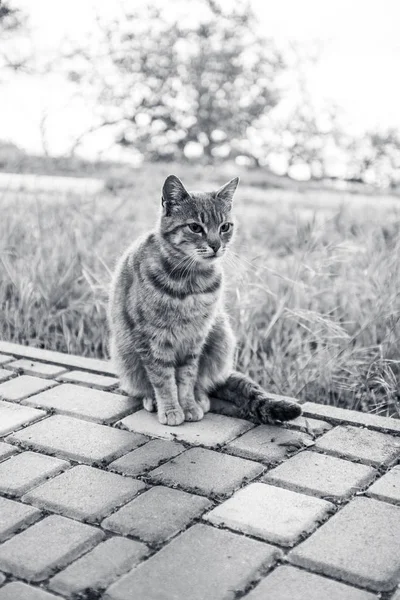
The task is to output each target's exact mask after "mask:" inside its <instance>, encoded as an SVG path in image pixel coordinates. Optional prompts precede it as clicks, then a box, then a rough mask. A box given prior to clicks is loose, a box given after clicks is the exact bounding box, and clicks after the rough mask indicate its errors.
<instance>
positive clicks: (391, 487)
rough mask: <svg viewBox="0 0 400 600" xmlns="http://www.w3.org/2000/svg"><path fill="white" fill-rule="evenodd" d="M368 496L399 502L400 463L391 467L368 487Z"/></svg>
mask: <svg viewBox="0 0 400 600" xmlns="http://www.w3.org/2000/svg"><path fill="white" fill-rule="evenodd" d="M368 496H372V497H373V498H377V499H378V500H385V501H386V502H394V503H395V504H397V503H399V504H400V465H397V467H393V469H391V470H390V471H388V472H387V473H386V475H384V476H383V477H381V478H380V479H378V481H376V482H375V483H374V484H373V485H371V487H370V488H369V489H368Z"/></svg>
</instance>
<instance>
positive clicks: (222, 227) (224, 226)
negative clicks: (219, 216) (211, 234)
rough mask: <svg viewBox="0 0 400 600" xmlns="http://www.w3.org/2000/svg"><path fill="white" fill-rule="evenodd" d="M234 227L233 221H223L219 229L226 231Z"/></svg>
mask: <svg viewBox="0 0 400 600" xmlns="http://www.w3.org/2000/svg"><path fill="white" fill-rule="evenodd" d="M231 227H232V223H222V225H221V227H220V228H219V230H220V231H221V232H222V233H226V232H227V231H229V230H230V228H231Z"/></svg>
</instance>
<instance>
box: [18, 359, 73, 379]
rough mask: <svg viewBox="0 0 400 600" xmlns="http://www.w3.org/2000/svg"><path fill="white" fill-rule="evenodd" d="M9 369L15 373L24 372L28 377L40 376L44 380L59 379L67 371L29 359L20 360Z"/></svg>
mask: <svg viewBox="0 0 400 600" xmlns="http://www.w3.org/2000/svg"><path fill="white" fill-rule="evenodd" d="M7 368H8V369H14V370H15V371H20V370H22V371H23V372H24V373H25V374H26V375H39V376H40V377H44V378H51V377H57V376H58V375H61V374H62V373H66V371H67V370H66V369H65V368H64V367H59V366H57V365H49V364H48V363H42V362H37V361H35V360H29V359H28V358H20V359H19V360H16V361H15V362H12V363H10V364H9V365H7Z"/></svg>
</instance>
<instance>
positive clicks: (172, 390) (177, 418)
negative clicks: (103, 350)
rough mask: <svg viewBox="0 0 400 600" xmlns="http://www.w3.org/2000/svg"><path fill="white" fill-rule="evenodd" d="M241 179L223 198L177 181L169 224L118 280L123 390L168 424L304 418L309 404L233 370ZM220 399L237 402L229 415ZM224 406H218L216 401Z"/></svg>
mask: <svg viewBox="0 0 400 600" xmlns="http://www.w3.org/2000/svg"><path fill="white" fill-rule="evenodd" d="M238 183H239V178H238V177H236V178H235V179H232V181H229V183H227V184H226V185H224V186H222V187H221V188H220V189H219V190H218V191H217V192H209V193H204V192H187V191H186V189H185V188H184V186H183V184H182V183H181V181H180V180H179V179H178V178H177V177H175V176H174V175H170V176H169V177H167V179H166V181H165V183H164V186H163V190H162V211H161V218H160V221H159V223H158V224H157V226H156V228H155V229H154V231H151V232H149V233H148V234H147V235H145V236H144V237H142V238H141V239H139V240H138V241H137V242H135V243H134V244H133V245H132V246H131V247H130V248H129V249H128V250H127V252H126V253H125V254H124V256H123V257H122V259H121V260H120V262H119V264H118V266H117V268H116V272H115V275H114V279H113V283H112V289H111V296H110V304H109V322H110V330H111V356H112V360H113V361H114V364H115V366H116V369H117V372H118V374H119V377H120V383H121V388H122V389H123V390H124V391H125V392H127V393H128V394H129V395H131V396H139V397H142V398H143V406H144V408H145V409H146V410H148V411H153V410H155V408H157V411H158V419H159V421H160V423H163V424H166V425H179V424H180V423H182V422H183V421H185V420H186V421H199V420H200V419H202V418H203V416H204V413H206V412H207V411H209V410H210V397H212V398H215V399H217V400H215V407H214V406H213V408H215V409H216V410H218V406H219V407H220V412H228V413H229V414H233V415H236V416H240V417H242V418H247V419H250V420H252V421H255V422H259V423H269V422H274V421H276V420H279V421H286V420H290V419H294V418H295V417H297V416H298V415H300V413H301V408H300V406H299V405H298V404H297V403H295V402H291V401H289V400H285V399H280V398H271V396H268V395H267V394H266V393H265V392H264V391H263V390H262V388H260V386H258V385H257V384H256V383H254V382H253V381H252V380H251V379H249V378H248V377H246V376H245V375H242V374H241V373H238V372H235V371H234V370H233V359H234V350H235V338H234V335H233V332H232V329H231V326H230V324H229V321H228V317H227V314H226V312H225V309H224V304H223V273H222V268H221V262H222V260H221V259H222V257H223V256H224V254H225V252H226V250H227V248H228V246H229V244H230V243H231V241H232V238H233V232H234V222H233V219H232V215H231V208H232V199H233V195H234V193H235V191H236V188H237V186H238ZM218 399H220V400H225V401H229V402H231V403H232V404H231V405H229V404H228V406H232V407H235V409H234V410H231V411H230V410H228V411H226V409H225V411H224V410H223V408H222V409H221V406H222V407H223V406H225V405H224V403H223V402H222V403H221V402H220V403H219V404H218ZM213 403H214V400H213Z"/></svg>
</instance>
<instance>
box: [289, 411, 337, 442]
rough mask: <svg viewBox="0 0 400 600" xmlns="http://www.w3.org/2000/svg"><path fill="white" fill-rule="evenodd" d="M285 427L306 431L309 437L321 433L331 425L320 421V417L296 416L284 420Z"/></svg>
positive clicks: (330, 427)
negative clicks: (289, 419)
mask: <svg viewBox="0 0 400 600" xmlns="http://www.w3.org/2000/svg"><path fill="white" fill-rule="evenodd" d="M285 427H286V428H287V429H296V430H297V431H303V432H304V433H308V434H309V435H311V437H313V436H314V437H315V436H318V435H322V434H323V433H326V432H327V431H329V430H330V429H332V427H333V426H332V425H331V424H330V423H328V422H327V421H321V419H312V418H311V417H303V416H300V417H296V419H293V420H292V421H286V422H285Z"/></svg>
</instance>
